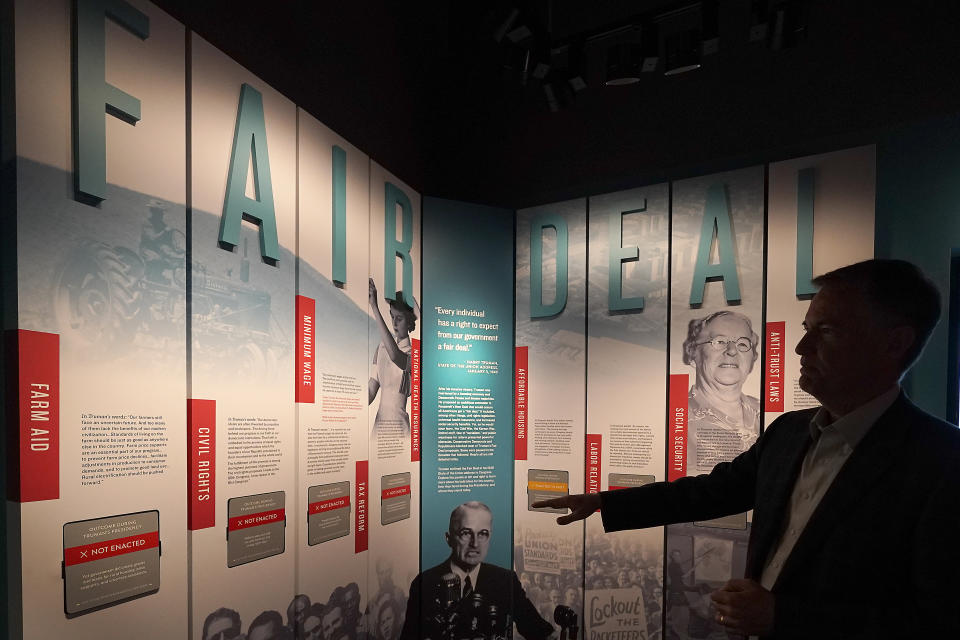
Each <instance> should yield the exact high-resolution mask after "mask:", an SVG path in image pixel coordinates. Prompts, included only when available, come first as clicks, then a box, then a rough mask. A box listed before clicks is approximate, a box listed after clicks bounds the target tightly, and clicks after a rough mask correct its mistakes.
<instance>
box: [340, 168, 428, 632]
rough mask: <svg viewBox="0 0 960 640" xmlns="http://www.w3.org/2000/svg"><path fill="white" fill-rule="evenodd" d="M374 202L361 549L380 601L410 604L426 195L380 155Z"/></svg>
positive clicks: (416, 526) (415, 547) (416, 529)
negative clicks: (387, 166)
mask: <svg viewBox="0 0 960 640" xmlns="http://www.w3.org/2000/svg"><path fill="white" fill-rule="evenodd" d="M369 202H370V236H369V238H370V263H369V283H368V304H367V309H368V313H369V316H368V330H369V334H368V351H367V353H368V357H367V366H368V370H369V376H368V381H367V384H368V401H369V414H368V433H369V434H370V442H369V463H368V464H363V465H359V464H358V469H357V475H358V479H357V486H358V490H359V488H360V487H361V486H362V487H363V495H359V494H358V496H357V502H358V506H357V509H358V511H359V510H360V509H361V508H363V509H364V513H363V515H362V516H361V519H360V520H359V521H358V523H357V534H356V537H357V541H358V542H357V545H358V546H357V549H358V550H363V549H369V553H368V560H367V562H368V567H369V568H368V575H369V577H368V583H369V585H370V589H371V591H372V592H373V593H374V595H373V597H372V598H371V600H370V601H369V602H370V603H371V606H373V607H374V608H376V607H378V606H379V607H380V608H382V607H383V603H384V602H386V600H387V599H389V600H390V601H392V602H395V603H396V605H398V606H397V607H396V608H397V610H399V611H400V612H404V611H406V610H407V595H408V592H407V589H406V586H407V585H409V584H410V582H411V581H412V580H413V578H414V576H416V575H417V574H418V573H419V571H420V553H419V551H420V539H419V535H420V501H421V499H420V457H421V451H420V448H421V431H422V426H421V419H420V415H421V411H420V395H421V394H420V388H421V363H420V358H421V347H420V335H421V333H420V325H421V314H420V295H421V293H420V268H421V264H422V263H421V248H420V247H421V223H420V220H421V211H420V194H419V193H417V192H416V191H414V190H413V189H411V188H410V187H409V186H408V185H406V184H404V183H403V182H402V181H400V180H399V179H398V178H397V177H396V176H395V175H393V174H392V173H390V172H389V171H387V170H386V169H384V168H383V167H381V166H380V165H378V164H377V163H376V162H371V163H370V197H369ZM361 478H362V479H363V483H362V485H361ZM361 500H363V502H364V505H363V506H362V507H361V505H360V504H359V503H360V501H361ZM361 527H362V530H361ZM377 602H379V603H380V604H374V603H377ZM395 624H396V626H397V627H399V626H400V625H399V624H397V623H395Z"/></svg>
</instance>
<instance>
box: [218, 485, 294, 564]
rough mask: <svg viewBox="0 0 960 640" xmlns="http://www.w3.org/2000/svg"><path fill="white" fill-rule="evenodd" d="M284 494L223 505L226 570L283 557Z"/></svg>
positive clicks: (231, 500) (272, 493) (279, 493)
mask: <svg viewBox="0 0 960 640" xmlns="http://www.w3.org/2000/svg"><path fill="white" fill-rule="evenodd" d="M284 501H285V493H284V492H283V491H274V492H271V493H258V494H256V495H252V496H243V497H239V498H230V499H229V500H228V501H227V516H228V518H229V521H228V524H227V566H228V567H236V566H238V565H241V564H247V563H248V562H254V561H256V560H263V559H264V558H269V557H270V556H275V555H279V554H281V553H283V551H284V548H285V544H286V539H285V529H286V526H287V517H286V512H285V511H284V504H285V502H284Z"/></svg>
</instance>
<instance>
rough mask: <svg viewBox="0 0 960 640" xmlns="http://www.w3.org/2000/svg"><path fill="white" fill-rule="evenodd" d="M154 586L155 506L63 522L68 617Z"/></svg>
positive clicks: (157, 543)
mask: <svg viewBox="0 0 960 640" xmlns="http://www.w3.org/2000/svg"><path fill="white" fill-rule="evenodd" d="M159 589H160V512H159V511H141V512H139V513H130V514H126V515H119V516H108V517H104V518H93V519H90V520H79V521H76V522H68V523H66V524H65V525H63V610H64V613H65V614H66V615H67V617H73V616H77V615H81V614H84V613H89V612H90V611H93V610H95V609H102V608H103V607H108V606H111V605H116V604H119V603H121V602H125V601H127V600H130V599H132V598H138V597H141V596H145V595H148V594H151V593H156V592H157V591H158V590H159Z"/></svg>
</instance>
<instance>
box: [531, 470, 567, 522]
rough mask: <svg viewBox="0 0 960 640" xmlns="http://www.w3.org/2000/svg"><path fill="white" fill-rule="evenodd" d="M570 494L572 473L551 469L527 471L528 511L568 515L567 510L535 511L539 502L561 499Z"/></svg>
mask: <svg viewBox="0 0 960 640" xmlns="http://www.w3.org/2000/svg"><path fill="white" fill-rule="evenodd" d="M569 493H570V472H569V471H559V470H551V469H529V470H528V471H527V510H528V511H543V512H545V513H566V512H567V510H566V509H550V508H549V507H542V508H540V509H534V508H533V503H534V502H537V501H538V500H550V499H551V498H561V497H563V496H566V495H569Z"/></svg>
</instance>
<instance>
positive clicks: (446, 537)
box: [443, 531, 453, 549]
mask: <svg viewBox="0 0 960 640" xmlns="http://www.w3.org/2000/svg"><path fill="white" fill-rule="evenodd" d="M443 539H444V540H446V541H447V546H448V547H450V548H451V549H453V536H451V535H450V532H449V531H444V532H443Z"/></svg>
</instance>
